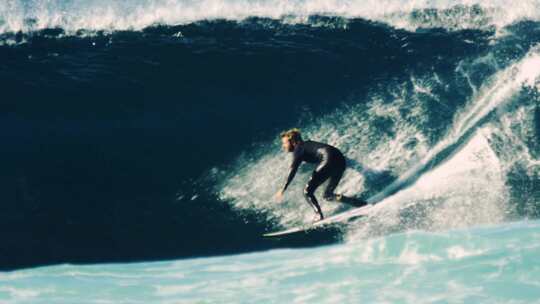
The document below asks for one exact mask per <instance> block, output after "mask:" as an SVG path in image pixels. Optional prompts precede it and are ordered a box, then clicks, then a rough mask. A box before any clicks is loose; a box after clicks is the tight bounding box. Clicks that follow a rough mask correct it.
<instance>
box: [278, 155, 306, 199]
mask: <svg viewBox="0 0 540 304" xmlns="http://www.w3.org/2000/svg"><path fill="white" fill-rule="evenodd" d="M300 163H302V158H301V157H300V154H299V153H296V151H295V153H294V157H293V161H292V163H291V167H290V171H289V176H287V182H286V183H285V186H284V187H283V190H282V191H283V192H285V190H287V187H288V186H289V184H290V183H291V181H292V180H293V178H294V176H295V175H296V171H298V167H299V166H300Z"/></svg>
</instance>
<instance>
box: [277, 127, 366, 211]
mask: <svg viewBox="0 0 540 304" xmlns="http://www.w3.org/2000/svg"><path fill="white" fill-rule="evenodd" d="M280 136H281V144H282V148H283V150H284V151H285V152H291V153H293V159H292V163H291V166H290V171H289V175H288V177H287V181H286V183H285V186H284V187H283V188H282V189H281V190H279V191H278V193H277V194H276V198H277V199H278V200H281V199H282V197H283V194H284V192H285V190H287V187H288V186H289V184H290V183H291V181H292V180H293V178H294V176H295V175H296V171H297V170H298V167H299V166H300V164H301V163H302V162H303V161H305V162H307V163H311V164H317V167H316V168H315V170H314V171H313V174H312V175H311V178H310V179H309V181H308V183H307V185H306V187H305V188H304V197H305V199H306V201H307V202H308V203H309V205H310V206H311V207H312V208H313V210H314V211H315V213H317V214H318V215H319V220H322V219H323V218H324V215H323V213H322V210H321V207H320V205H319V202H318V201H317V198H316V197H315V195H314V193H315V190H316V189H317V188H318V187H319V186H320V185H321V184H322V183H324V182H325V181H327V180H328V185H327V186H326V189H325V191H324V194H323V198H324V199H325V200H327V201H337V202H341V203H346V204H350V205H353V206H356V207H361V206H363V205H366V204H367V203H366V202H365V201H363V200H360V199H357V198H352V197H346V196H344V195H342V194H336V193H334V190H335V189H336V187H337V185H338V184H339V181H340V180H341V178H342V177H343V172H345V168H346V162H345V157H344V156H343V154H342V153H341V151H339V149H338V148H336V147H334V146H331V145H328V144H325V143H321V142H316V141H312V140H306V141H304V140H302V135H301V133H300V130H298V129H291V130H288V131H285V132H283V133H281V135H280Z"/></svg>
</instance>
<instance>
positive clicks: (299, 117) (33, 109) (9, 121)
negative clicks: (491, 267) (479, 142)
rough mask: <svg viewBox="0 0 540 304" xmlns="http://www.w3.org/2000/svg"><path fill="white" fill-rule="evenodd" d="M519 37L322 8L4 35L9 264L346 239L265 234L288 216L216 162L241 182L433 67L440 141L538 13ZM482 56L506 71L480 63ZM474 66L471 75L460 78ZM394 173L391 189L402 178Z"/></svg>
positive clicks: (0, 60)
mask: <svg viewBox="0 0 540 304" xmlns="http://www.w3.org/2000/svg"><path fill="white" fill-rule="evenodd" d="M313 24H326V26H313ZM344 24H345V25H346V26H343V25H344ZM506 29H507V30H509V31H511V32H512V35H509V36H504V37H499V36H497V33H496V29H495V28H489V27H488V28H483V29H462V30H447V29H445V28H442V27H441V28H439V27H434V28H428V29H420V30H416V31H410V30H406V29H399V28H396V27H392V26H390V25H387V24H384V23H380V22H374V21H369V20H366V19H360V18H342V17H324V16H311V17H310V19H309V22H307V23H293V24H289V23H286V22H283V21H282V20H274V19H266V18H255V17H254V18H248V19H246V20H243V21H227V20H214V21H199V22H194V23H187V24H185V25H175V26H173V25H154V26H149V27H145V28H144V29H142V30H117V31H112V32H104V31H93V32H91V33H90V34H88V33H86V32H84V31H81V32H79V33H76V34H72V33H67V32H66V31H65V30H64V29H62V28H48V29H40V30H37V31H30V32H25V31H22V32H9V31H8V32H4V33H2V34H0V41H3V42H4V43H2V44H0V91H1V99H0V142H1V143H2V146H1V147H2V149H1V150H0V168H1V173H0V225H1V227H0V231H1V232H0V237H1V239H2V240H3V242H2V246H1V247H0V268H1V269H13V268H20V267H28V266H35V265H42V264H51V263H66V262H70V263H95V262H113V261H139V260H159V259H173V258H183V257H193V256H207V255H218V254H231V253H239V252H246V251H253V250H262V249H269V248H276V247H283V246H313V245H320V244H328V243H333V242H337V241H339V239H340V236H339V235H340V234H339V233H337V232H335V231H323V232H320V233H319V234H316V235H311V236H310V237H306V238H300V239H296V240H295V239H289V240H282V241H273V240H265V239H263V238H261V236H260V235H261V234H262V233H264V232H265V231H267V230H268V229H271V228H272V227H274V226H273V223H271V222H267V221H265V220H263V219H262V218H261V215H260V214H259V213H257V212H237V210H235V209H234V208H233V207H232V206H231V204H228V203H227V201H225V202H224V201H223V200H222V199H221V198H219V194H218V193H217V191H216V189H215V184H216V181H215V179H216V176H215V175H212V174H210V172H213V171H212V170H213V169H214V170H216V169H215V168H218V169H219V171H220V172H225V173H224V174H222V175H221V176H220V177H218V179H223V178H229V175H227V174H228V173H231V172H233V173H234V171H235V170H236V169H237V168H236V167H235V166H236V165H235V164H236V163H235V161H236V160H237V159H238V157H240V156H241V155H246V154H247V155H248V156H247V158H246V162H247V163H249V162H250V161H251V162H254V161H256V157H255V156H254V155H258V154H257V153H259V154H260V153H262V152H257V151H259V148H260V147H261V146H267V147H272V145H276V146H275V148H276V149H277V140H278V138H277V135H278V134H279V132H280V131H282V130H283V129H286V128H290V127H293V126H296V125H298V124H304V125H305V124H309V123H311V122H312V121H313V120H314V119H316V118H319V117H324V115H326V114H328V113H333V111H334V110H335V109H336V108H343V107H345V108H346V107H359V108H360V109H362V107H365V108H366V112H365V113H362V112H361V111H360V113H361V114H360V115H359V116H360V117H361V116H363V115H366V116H367V115H370V114H369V113H368V112H367V108H368V106H367V102H368V101H369V100H370V98H372V96H373V95H375V94H376V95H378V96H381V98H386V100H391V96H392V94H393V92H392V91H391V90H390V89H389V88H398V87H399V88H403V90H404V91H405V92H409V93H404V94H405V97H406V96H407V94H411V93H410V92H412V91H414V85H415V83H414V81H413V80H414V78H415V77H416V78H418V77H422V76H425V75H436V76H437V79H438V84H436V83H435V82H433V86H432V90H433V93H434V94H436V95H437V96H438V99H437V102H433V100H431V101H430V99H429V98H428V97H426V99H425V100H423V101H422V102H424V103H425V105H426V106H425V109H426V115H425V117H424V119H423V120H421V121H419V120H416V119H415V118H414V117H415V116H414V115H409V116H408V115H407V113H406V111H409V110H411V109H407V108H406V107H404V108H400V111H402V112H403V113H402V114H403V117H409V118H408V119H409V120H410V121H409V123H410V124H412V125H415V126H417V127H418V128H419V129H421V130H423V133H424V135H425V137H426V140H427V143H426V144H427V145H428V146H434V145H435V144H436V143H437V142H438V141H439V140H440V139H441V138H443V137H444V135H445V134H446V133H447V132H448V131H449V130H450V129H451V128H452V126H453V120H454V118H455V116H456V113H458V112H459V111H460V109H462V108H463V107H464V106H465V104H466V103H467V102H468V101H469V100H470V99H471V98H473V97H474V96H475V94H476V93H477V92H475V89H474V88H477V87H481V86H482V85H483V84H484V83H485V82H486V81H488V80H489V79H490V77H492V76H493V75H495V74H496V73H497V72H498V71H500V70H502V69H504V68H506V67H507V66H509V65H510V64H512V63H513V62H515V61H517V60H520V59H521V58H522V57H523V56H525V55H526V54H527V53H528V52H529V51H530V50H531V49H532V48H533V47H534V45H535V44H537V43H538V42H539V41H540V38H539V37H540V35H538V34H539V30H540V28H539V27H538V23H537V22H532V21H522V22H517V23H514V24H512V25H509V26H508V27H506ZM494 37H497V38H494ZM7 41H10V43H7ZM483 57H489V59H488V60H489V61H490V64H485V65H483V64H476V63H475V62H476V61H477V60H478V58H483ZM463 66H466V67H471V68H465V70H466V71H467V73H465V74H464V73H459V72H458V71H460V69H461V70H462V69H463ZM538 68H540V67H538ZM464 75H466V76H467V77H465V76H464ZM514 98H516V99H519V100H522V101H520V102H518V104H528V105H532V106H533V108H534V113H535V114H534V121H533V123H532V126H533V128H532V129H531V130H532V131H530V132H532V133H530V132H529V133H527V134H526V136H525V142H526V144H527V147H528V148H529V150H528V153H529V155H530V156H531V157H532V158H533V159H534V158H536V159H538V157H539V152H538V151H539V150H540V149H539V147H540V146H539V143H538V138H539V134H540V110H539V108H538V93H537V92H536V91H535V90H534V89H532V88H529V89H527V88H524V89H523V91H522V92H521V93H519V95H518V96H517V97H514ZM535 104H536V106H535ZM411 111H412V110H411ZM500 111H503V112H504V111H507V110H504V109H503V110H500ZM508 111H510V110H508ZM491 116H493V115H491ZM491 116H488V118H487V119H491V118H490V117H491ZM371 127H372V128H374V130H375V131H376V132H375V136H374V137H373V138H372V141H373V143H376V142H377V141H378V140H379V139H380V138H383V137H384V136H390V137H391V136H393V134H394V132H395V130H394V129H393V122H392V120H391V119H384V118H380V119H377V120H375V121H374V122H373V123H372V126H371ZM321 140H324V138H322V139H321ZM411 145H414V143H411ZM501 153H502V152H501ZM250 156H252V157H251V158H250ZM254 157H255V158H254ZM520 168H521V167H516V168H514V169H512V170H510V171H509V172H510V173H509V175H508V181H507V184H508V186H509V188H510V193H511V197H513V198H515V201H514V202H513V203H514V204H515V205H518V206H519V208H518V212H517V213H516V216H518V217H523V216H532V217H536V216H538V215H539V211H538V210H540V209H538V202H539V189H540V186H539V184H538V183H539V182H538V181H539V179H538V175H534V174H533V175H531V174H530V172H529V171H527V172H520V171H519V170H521V169H520ZM389 169H392V168H389ZM525 171H526V170H525ZM397 173H399V172H397ZM285 174H286V172H284V175H285ZM381 183H383V185H374V187H375V186H377V187H378V188H382V187H383V186H385V185H386V184H388V183H390V180H382V181H381ZM276 189H278V187H277V188H276ZM368 190H369V189H368Z"/></svg>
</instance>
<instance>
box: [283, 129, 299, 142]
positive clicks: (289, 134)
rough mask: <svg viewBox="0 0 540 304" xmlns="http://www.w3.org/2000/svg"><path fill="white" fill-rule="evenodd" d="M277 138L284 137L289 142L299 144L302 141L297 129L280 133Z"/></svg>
mask: <svg viewBox="0 0 540 304" xmlns="http://www.w3.org/2000/svg"><path fill="white" fill-rule="evenodd" d="M279 137H281V138H284V137H285V138H287V139H288V140H289V141H291V142H301V141H302V134H301V133H300V130H299V129H297V128H294V129H290V130H287V131H284V132H281V134H280V135H279Z"/></svg>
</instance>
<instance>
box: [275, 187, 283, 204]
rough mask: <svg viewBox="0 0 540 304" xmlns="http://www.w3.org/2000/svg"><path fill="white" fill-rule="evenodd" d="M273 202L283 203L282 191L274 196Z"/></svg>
mask: <svg viewBox="0 0 540 304" xmlns="http://www.w3.org/2000/svg"><path fill="white" fill-rule="evenodd" d="M274 200H275V201H276V202H277V203H281V202H282V201H283V190H279V191H278V192H277V193H276V195H274Z"/></svg>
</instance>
